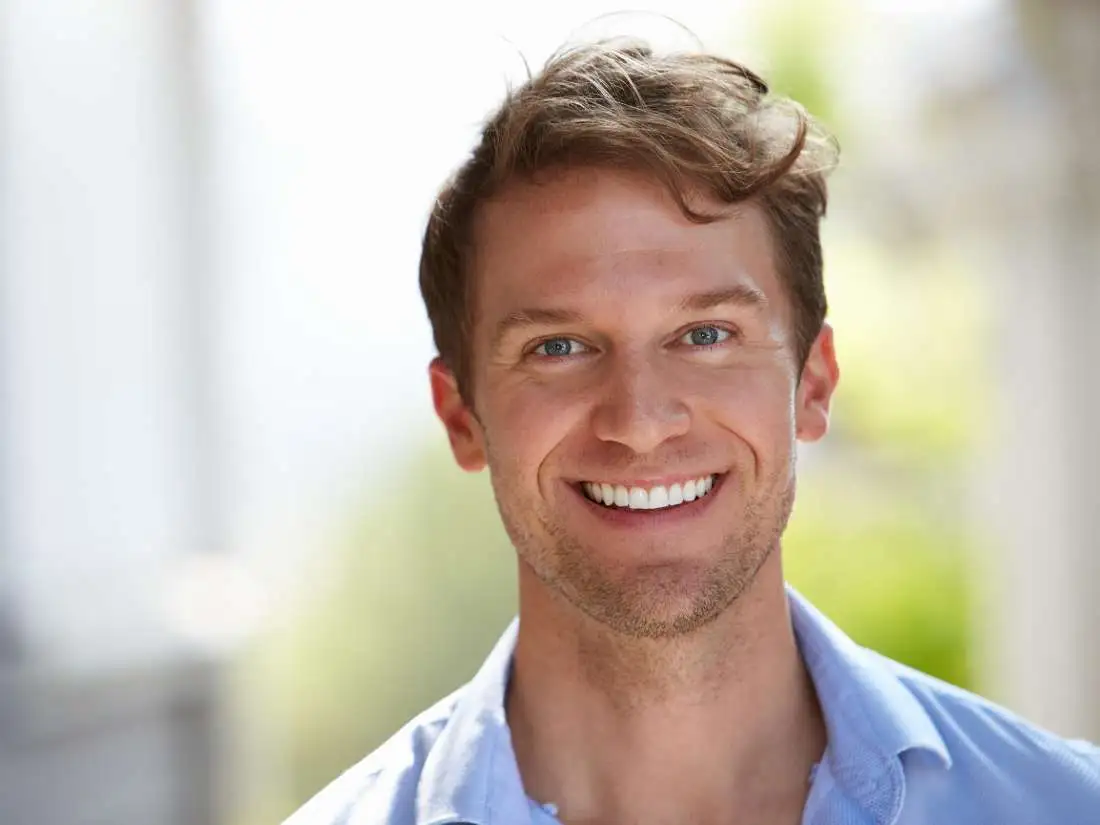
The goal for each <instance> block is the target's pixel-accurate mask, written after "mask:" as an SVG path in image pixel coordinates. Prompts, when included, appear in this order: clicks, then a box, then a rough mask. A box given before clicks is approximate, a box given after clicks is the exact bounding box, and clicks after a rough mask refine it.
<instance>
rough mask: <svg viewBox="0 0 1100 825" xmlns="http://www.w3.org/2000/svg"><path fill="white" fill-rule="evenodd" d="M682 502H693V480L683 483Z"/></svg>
mask: <svg viewBox="0 0 1100 825" xmlns="http://www.w3.org/2000/svg"><path fill="white" fill-rule="evenodd" d="M684 501H695V480H694V479H692V480H691V481H686V482H684Z"/></svg>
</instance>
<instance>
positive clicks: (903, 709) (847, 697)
mask: <svg viewBox="0 0 1100 825" xmlns="http://www.w3.org/2000/svg"><path fill="white" fill-rule="evenodd" d="M787 600H788V603H789V604H790V610H791V622H792V624H793V626H794V631H795V637H796V638H797V640H798V646H799V650H800V652H801V654H802V659H803V661H804V662H805V663H806V669H807V670H808V671H809V673H810V678H811V679H813V682H814V689H815V690H816V692H817V696H818V701H819V703H820V705H821V710H822V714H823V716H824V717H825V727H826V729H827V732H828V744H827V746H826V749H825V757H824V759H823V763H824V764H825V766H826V768H827V770H828V772H829V774H830V775H831V779H832V782H833V783H835V785H837V786H838V787H839V789H840V790H841V791H842V792H843V793H845V794H846V795H847V796H848V797H849V798H850V799H852V800H853V802H855V803H856V805H858V806H859V807H860V808H861V809H863V810H864V811H866V812H868V813H870V814H871V815H872V816H873V818H874V820H875V821H876V822H883V823H886V822H893V821H894V819H895V818H896V816H897V814H898V812H899V810H900V808H901V805H902V801H903V799H904V785H905V775H904V772H903V769H902V762H901V756H902V755H903V754H912V753H921V754H925V755H927V756H928V757H929V758H931V759H932V760H933V761H934V762H936V763H938V764H939V765H940V766H942V767H944V768H950V767H951V755H950V754H949V753H948V751H947V745H946V744H945V743H944V741H943V737H942V736H941V735H940V733H939V731H938V730H937V729H936V726H935V724H934V723H933V722H932V719H931V717H930V716H929V715H928V712H927V711H926V710H925V709H924V707H923V706H922V705H921V704H920V702H918V701H917V699H916V697H915V696H913V694H912V693H911V692H910V691H909V689H908V688H907V687H906V686H905V685H904V684H903V683H902V682H901V680H900V679H899V678H898V676H897V674H896V672H895V670H894V667H895V665H894V664H893V663H891V662H889V660H886V659H885V658H883V657H881V656H879V655H878V654H877V653H874V652H873V651H870V650H867V649H866V648H863V647H860V646H859V645H857V644H856V643H855V642H854V641H852V639H851V638H850V637H849V636H847V635H846V634H845V633H844V632H843V631H842V630H840V628H838V627H837V626H836V625H835V624H833V623H832V622H831V621H830V620H829V619H828V618H826V617H825V616H824V615H823V614H822V613H821V612H820V611H818V610H817V608H815V607H814V606H813V605H811V604H810V603H809V602H808V601H806V599H805V598H803V597H802V596H801V595H800V594H799V593H798V592H797V591H795V590H794V588H792V587H790V586H788V587H787Z"/></svg>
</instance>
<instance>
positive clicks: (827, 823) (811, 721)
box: [289, 43, 1100, 825]
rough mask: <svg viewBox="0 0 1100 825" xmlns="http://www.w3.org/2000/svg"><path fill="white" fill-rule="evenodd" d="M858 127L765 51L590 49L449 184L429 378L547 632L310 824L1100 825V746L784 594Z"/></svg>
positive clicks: (346, 781) (525, 627)
mask: <svg viewBox="0 0 1100 825" xmlns="http://www.w3.org/2000/svg"><path fill="white" fill-rule="evenodd" d="M833 162H834V152H833V147H832V143H831V142H830V141H829V140H828V139H827V137H826V136H825V135H824V134H823V133H822V132H821V130H820V129H819V128H818V127H817V126H816V125H815V124H814V123H813V122H812V121H811V120H810V119H809V118H808V116H806V115H805V114H804V113H803V112H802V110H801V109H800V108H799V107H798V106H797V105H795V104H792V103H790V102H788V101H783V100H778V99H775V98H774V97H771V96H769V95H768V90H767V87H766V86H765V84H764V83H763V82H762V81H761V80H760V79H759V78H758V77H757V76H756V75H754V74H753V73H752V72H750V71H748V70H747V69H745V68H743V67H741V66H738V65H736V64H734V63H731V62H729V61H726V60H722V59H719V58H716V57H710V56H705V55H678V56H658V55H656V54H654V53H653V52H652V51H651V50H650V49H648V48H647V47H645V46H644V45H640V44H618V45H614V44H606V43H605V44H598V45H594V46H588V47H583V48H577V49H574V50H571V51H567V52H565V53H562V54H559V55H558V56H556V57H555V58H554V59H552V60H551V62H550V63H549V64H548V65H547V66H546V67H545V68H544V70H543V71H542V72H541V73H540V74H539V75H538V76H536V77H534V78H532V79H531V80H530V81H529V82H528V83H526V84H525V85H524V86H522V87H521V88H519V89H517V90H515V91H514V92H512V93H511V94H509V96H508V97H507V99H506V100H505V102H504V104H503V105H502V107H501V108H500V110H499V111H498V112H497V113H496V115H495V116H494V117H493V118H492V119H491V120H490V121H489V123H488V124H487V126H486V128H485V130H484V133H483V136H482V140H481V142H480V145H479V146H478V147H477V148H476V150H475V151H474V153H473V155H472V157H471V158H470V159H469V160H468V161H467V162H466V163H465V164H464V165H463V166H462V168H461V169H460V170H459V171H458V173H457V175H456V176H455V178H454V179H453V180H452V181H451V183H450V184H449V185H448V186H447V187H446V188H445V189H444V190H443V192H442V193H441V195H440V196H439V199H438V201H437V202H436V205H435V208H434V211H433V213H432V215H431V217H430V219H429V222H428V227H427V231H426V234H425V238H424V247H423V256H422V260H421V272H420V280H421V287H422V290H423V294H424V298H425V302H426V304H427V309H428V314H429V316H430V318H431V322H432V326H433V330H434V334H435V341H436V345H437V347H438V349H439V353H440V355H439V357H438V358H437V359H436V360H435V361H434V362H433V363H432V365H431V368H430V377H431V387H432V396H433V400H434V404H435V408H436V411H437V413H438V415H439V418H440V420H441V421H442V422H443V424H444V426H445V428H446V431H447V434H448V436H449V438H450V443H451V447H452V450H453V452H454V456H455V459H456V461H457V462H458V464H459V465H460V466H462V467H463V468H464V469H466V470H470V471H477V470H481V469H483V468H485V467H488V469H489V472H490V477H491V479H492V484H493V489H494V492H495V495H496V499H497V503H498V505H499V510H500V514H501V518H502V519H503V522H504V525H505V527H506V528H507V532H508V534H509V536H510V537H511V539H512V542H513V543H514V545H515V548H516V551H517V554H518V559H519V618H518V622H517V624H515V625H514V626H513V627H512V628H510V629H509V630H508V632H507V633H506V634H505V636H504V637H503V638H502V639H501V641H500V643H499V644H498V646H497V647H496V649H495V650H494V651H493V652H492V654H491V655H490V657H489V659H488V660H487V662H486V663H485V665H484V666H483V668H482V669H481V671H480V672H479V673H478V675H477V676H476V677H475V678H474V679H473V681H472V682H470V683H469V684H468V685H466V686H465V687H464V688H462V689H460V690H459V691H458V692H456V693H455V694H453V695H452V696H450V697H448V698H447V699H444V700H443V701H442V702H440V703H439V704H438V705H436V706H435V707H433V708H431V709H430V710H428V711H426V712H425V713H423V714H422V715H420V716H419V717H417V718H416V719H414V720H413V721H412V722H410V723H409V724H408V725H407V726H406V727H405V728H404V729H403V730H401V731H400V732H399V733H397V734H396V735H395V736H394V737H393V738H392V739H391V740H390V741H389V742H387V743H386V744H385V745H383V746H382V747H381V748H380V749H379V750H377V751H376V752H375V753H373V754H371V755H370V756H368V757H367V758H366V759H365V760H364V761H363V762H362V763H360V764H359V765H358V766H356V767H355V768H353V769H352V770H350V771H349V772H348V773H347V774H345V775H344V776H343V777H342V778H340V779H339V780H337V781H336V782H334V783H333V784H332V785H331V786H330V787H329V788H327V789H326V790H325V791H323V792H322V793H321V794H319V795H318V796H317V797H316V798H315V799H314V800H313V801H312V802H310V803H309V804H308V805H307V806H306V807H305V808H303V809H302V810H301V811H299V812H298V813H297V814H296V815H295V816H293V817H292V818H291V819H290V820H289V825H366V823H370V825H443V823H474V824H475V825H527V824H528V823H532V825H549V824H550V823H554V822H563V823H569V825H579V824H580V823H593V824H594V823H600V825H615V824H616V823H630V824H631V825H634V823H638V824H639V825H646V824H647V823H690V824H691V825H727V823H729V824H732V823H741V824H743V825H758V824H759V825H763V824H764V823H767V825H774V824H775V823H780V824H783V823H799V822H803V823H820V825H834V824H835V825H841V824H842V823H843V824H844V825H848V824H849V823H868V824H870V823H878V824H879V825H887V823H990V824H991V825H992V823H997V825H1013V823H1021V824H1022V823H1028V825H1040V824H1042V823H1050V825H1054V823H1058V825H1070V824H1071V823H1079V825H1085V823H1100V754H1098V751H1097V750H1096V749H1095V748H1094V747H1093V746H1091V745H1088V744H1085V743H1073V742H1067V741H1063V740H1060V739H1058V738H1056V737H1054V736H1053V735H1051V734H1049V733H1046V732H1044V731H1042V730H1039V729H1037V728H1035V727H1033V726H1031V725H1029V724H1027V723H1025V722H1023V721H1022V720H1019V719H1017V718H1015V717H1014V716H1012V715H1011V714H1010V713H1009V712H1008V711H1005V710H1003V709H1001V708H998V707H996V706H994V705H992V704H990V703H988V702H986V701H984V700H982V699H980V698H978V697H976V696H973V695H970V694H967V693H965V692H964V691H961V690H958V689H955V688H953V687H950V686H948V685H946V684H943V683H940V682H938V681H936V680H934V679H932V678H930V677H927V676H924V675H922V674H919V673H916V672H914V671H912V670H909V669H907V668H905V667H903V666H901V665H899V664H896V663H894V662H891V661H889V660H886V659H884V658H882V657H879V656H877V655H875V654H873V653H871V652H870V651H867V650H865V649H862V648H860V647H858V646H857V645H855V644H854V643H853V642H852V641H851V640H849V639H848V638H846V637H845V636H844V635H843V634H842V633H841V632H840V631H839V630H838V629H837V628H836V627H835V626H834V625H832V624H831V623H830V622H829V621H828V620H827V619H826V618H825V617H824V616H822V615H821V614H820V613H818V612H817V611H816V610H815V609H814V608H813V607H812V606H811V605H809V604H808V603H807V602H806V601H805V600H803V599H802V598H801V597H800V596H799V595H798V594H797V593H795V592H794V591H793V590H791V589H789V588H787V587H786V586H785V584H784V580H783V573H782V565H781V555H780V538H781V536H782V533H783V530H784V528H785V526H786V524H787V519H788V517H789V515H790V512H791V507H792V503H793V501H794V492H795V444H796V440H797V439H801V440H804V441H813V440H816V439H819V438H821V437H822V436H823V435H824V434H825V432H826V429H827V427H828V419H829V405H830V399H831V398H832V394H833V391H834V389H835V387H836V385H837V380H838V376H839V370H838V367H837V362H836V356H835V354H834V351H833V334H832V330H831V329H830V327H829V326H828V325H827V324H826V323H825V312H826V303H825V293H824V287H823V283H822V260H821V248H820V242H819V236H818V225H819V221H820V218H821V217H822V215H823V214H824V212H825V203H826V188H825V182H824V175H825V173H826V172H827V171H828V169H829V168H830V167H831V165H832V164H833Z"/></svg>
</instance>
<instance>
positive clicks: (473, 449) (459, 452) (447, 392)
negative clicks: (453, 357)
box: [428, 358, 485, 472]
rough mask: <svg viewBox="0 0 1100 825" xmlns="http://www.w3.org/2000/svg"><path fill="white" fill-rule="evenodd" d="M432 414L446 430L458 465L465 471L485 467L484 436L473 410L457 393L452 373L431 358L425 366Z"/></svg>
mask: <svg viewBox="0 0 1100 825" xmlns="http://www.w3.org/2000/svg"><path fill="white" fill-rule="evenodd" d="M428 378H429V380H430V382H431V387H432V404H433V406H434V407H435V414H436V415H438V416H439V420H440V421H441V422H443V427H444V428H445V429H446V430H447V438H448V439H449V440H450V442H451V452H453V453H454V457H455V461H456V462H457V463H458V466H459V467H461V468H462V469H463V470H466V471H467V472H478V471H479V470H482V469H484V468H485V436H484V434H483V432H482V430H481V424H480V422H478V420H477V417H476V416H475V415H474V414H473V411H472V410H470V408H469V407H467V406H466V402H465V401H464V400H463V399H462V394H461V393H460V392H459V391H458V382H457V381H456V380H455V377H454V373H452V372H451V370H450V369H448V367H447V365H446V364H444V363H443V359H441V358H433V359H432V363H431V365H430V366H429V367H428Z"/></svg>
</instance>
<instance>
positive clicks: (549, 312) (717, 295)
mask: <svg viewBox="0 0 1100 825" xmlns="http://www.w3.org/2000/svg"><path fill="white" fill-rule="evenodd" d="M728 305H734V306H743V307H748V308H750V309H762V308H764V307H766V306H767V305H768V299H767V297H766V296H765V295H764V293H763V292H761V291H760V290H759V289H757V288H756V287H754V286H749V285H748V284H737V285H736V286H731V287H724V288H722V289H713V290H710V291H708V292H698V293H695V294H693V295H687V296H685V297H684V298H682V299H681V300H680V302H679V303H678V304H677V305H676V309H677V310H678V311H679V312H705V311H706V310H709V309H715V308H717V307H720V306H728ZM584 317H585V316H584V315H583V314H582V313H580V312H576V311H574V310H570V309H548V308H540V307H532V308H530V309H517V310H513V311H512V312H509V313H508V314H507V315H505V316H504V317H503V318H501V319H500V321H499V322H498V323H497V326H496V330H495V331H494V332H493V340H492V348H493V349H496V348H497V347H498V346H500V343H501V341H503V340H504V338H505V337H506V336H507V335H508V334H510V333H512V332H514V331H516V330H518V329H523V328H524V327H534V326H554V325H559V324H577V323H581V322H583V321H584Z"/></svg>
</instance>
